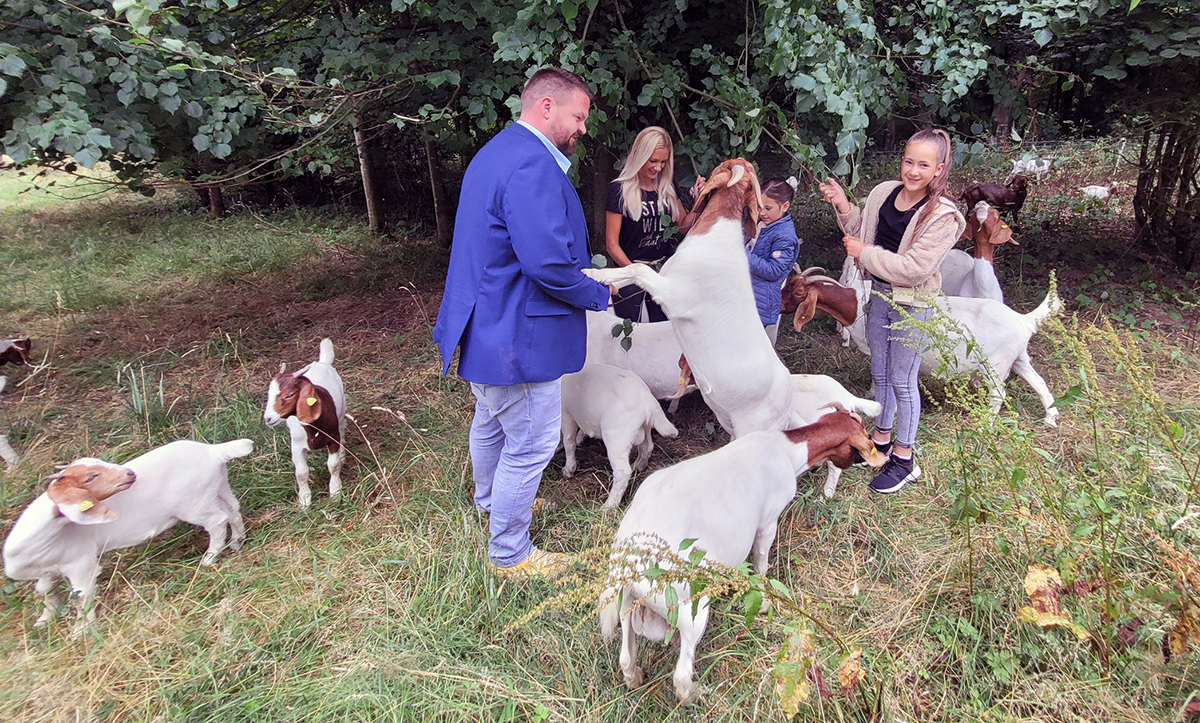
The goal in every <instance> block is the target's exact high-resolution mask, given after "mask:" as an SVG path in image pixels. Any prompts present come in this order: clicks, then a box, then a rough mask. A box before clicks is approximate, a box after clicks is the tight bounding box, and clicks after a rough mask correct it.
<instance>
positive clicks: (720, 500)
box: [600, 431, 810, 702]
mask: <svg viewBox="0 0 1200 723" xmlns="http://www.w3.org/2000/svg"><path fill="white" fill-rule="evenodd" d="M809 467H810V464H809V461H808V444H807V443H804V442H802V443H798V444H797V443H793V442H791V441H790V440H789V439H788V438H787V436H786V435H785V434H784V433H783V432H778V431H770V432H754V433H751V434H746V435H745V436H742V437H739V438H738V439H736V440H734V441H732V442H730V443H729V444H727V445H725V446H724V447H722V448H720V449H718V450H716V451H715V452H709V453H708V454H705V455H702V456H700V457H693V458H692V459H688V460H684V461H683V462H680V463H679V464H676V465H674V466H672V467H668V468H666V469H660V470H658V471H657V472H655V473H653V474H651V475H650V476H649V477H647V478H646V480H645V481H644V482H642V484H641V486H640V487H639V488H638V490H637V492H636V493H635V494H634V497H633V501H632V502H630V503H629V509H628V510H626V512H625V516H624V518H623V519H622V520H621V525H620V527H619V528H618V529H617V535H616V541H617V544H618V545H620V544H634V545H637V544H638V541H639V539H641V540H645V539H646V538H649V537H654V538H658V539H659V540H660V541H661V542H663V543H665V544H666V546H667V548H668V549H671V550H678V549H679V545H680V544H681V543H682V542H683V541H684V540H685V539H694V540H696V542H695V543H694V544H693V547H692V549H694V550H705V551H707V555H706V557H705V560H706V561H712V562H718V563H721V564H724V565H729V566H735V565H740V564H741V563H742V562H743V561H745V559H746V556H747V555H749V554H751V552H753V561H754V571H755V572H756V573H758V574H762V573H765V572H766V570H767V556H768V553H769V552H770V549H771V544H772V543H773V542H774V541H775V532H776V526H777V524H778V519H779V514H780V512H782V511H783V508H784V507H786V506H787V504H788V503H789V502H791V500H792V498H793V497H794V496H795V495H796V478H797V477H798V476H799V475H801V474H803V473H804V472H806V471H807V470H808V469H809ZM689 552H690V551H688V552H684V553H683V554H685V555H686V554H688V553H689ZM615 554H620V553H619V552H618V553H615ZM615 563H616V565H615V566H616V567H617V568H620V567H621V566H622V561H620V560H616V561H615ZM660 564H661V563H660ZM664 566H665V565H664ZM641 569H644V566H641ZM654 587H655V585H654V583H653V582H651V581H650V580H646V579H644V578H642V579H636V580H633V581H630V582H626V583H625V584H623V585H620V586H619V587H618V586H612V587H609V588H608V589H606V590H605V591H604V592H603V593H602V594H601V596H600V608H601V610H600V628H601V633H602V634H603V637H604V640H605V641H607V642H611V641H612V639H613V636H614V633H615V632H616V629H617V626H618V625H620V628H621V656H620V660H621V672H622V674H623V676H624V678H625V683H626V685H627V686H629V688H630V689H633V688H636V687H637V686H639V685H641V684H642V680H643V673H642V669H641V668H640V667H639V666H638V664H637V638H638V636H641V637H643V638H646V639H648V640H653V641H656V642H662V641H663V640H664V638H665V635H666V631H667V629H668V625H667V616H668V613H669V609H668V605H667V601H666V597H665V596H664V594H663V592H662V591H661V590H660V591H658V592H652V591H653V590H654ZM674 587H675V591H676V596H677V599H678V613H679V615H678V623H677V632H678V634H679V660H678V662H677V663H676V665H675V673H674V683H675V693H676V695H677V696H679V698H680V700H683V701H687V702H691V701H694V700H696V699H697V698H698V697H699V693H700V691H699V686H698V685H697V683H696V682H695V681H694V680H693V662H694V660H695V655H696V645H697V644H698V643H699V642H700V638H701V636H703V635H704V628H705V626H706V625H707V623H708V597H701V598H700V599H699V601H698V602H697V603H696V606H695V615H694V616H693V614H692V610H693V607H692V605H693V601H692V600H691V595H690V591H689V588H688V585H687V584H686V583H676V584H675V585H674Z"/></svg>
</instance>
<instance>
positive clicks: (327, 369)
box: [263, 339, 346, 507]
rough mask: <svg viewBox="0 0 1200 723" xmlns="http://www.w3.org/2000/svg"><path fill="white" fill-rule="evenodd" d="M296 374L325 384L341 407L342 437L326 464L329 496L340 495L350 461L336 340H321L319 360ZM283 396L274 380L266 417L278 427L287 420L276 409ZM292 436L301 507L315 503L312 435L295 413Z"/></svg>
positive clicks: (289, 421)
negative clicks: (311, 482)
mask: <svg viewBox="0 0 1200 723" xmlns="http://www.w3.org/2000/svg"><path fill="white" fill-rule="evenodd" d="M284 369H285V367H284V365H282V364H281V365H280V366H279V373H280V374H282V373H283V372H284ZM294 376H297V377H304V378H305V379H308V381H310V382H312V384H313V386H317V387H321V388H322V389H324V390H325V391H326V392H328V393H329V396H330V397H331V398H332V399H333V406H334V408H335V409H336V410H337V419H338V436H339V438H340V440H339V444H338V451H336V452H333V451H330V453H329V458H328V459H327V460H326V461H325V466H326V467H327V468H328V470H329V497H330V498H331V499H333V498H336V497H337V496H338V495H339V494H340V493H341V491H342V464H343V463H344V462H345V461H346V392H345V390H344V389H343V387H342V377H341V376H340V375H339V374H338V373H337V370H336V369H334V368H333V342H332V341H331V340H329V339H322V340H321V351H320V354H318V355H317V360H316V361H315V362H312V363H311V364H309V365H308V366H306V367H304V368H303V369H301V370H300V371H298V372H296V373H295V374H294ZM278 396H279V382H277V381H276V380H274V379H272V380H271V386H270V387H269V388H268V390H267V407H266V410H265V411H264V412H263V420H264V421H265V422H266V423H267V426H269V427H274V426H277V425H278V424H279V423H280V422H283V421H284V420H283V419H282V418H281V417H280V416H279V415H278V414H277V413H276V412H275V399H276V397H278ZM287 428H288V436H289V437H290V438H291V448H292V464H293V465H294V466H295V468H296V487H297V488H298V489H299V493H300V494H299V502H300V506H301V507H308V506H309V505H310V504H312V489H311V488H310V487H309V484H308V482H309V478H310V472H309V467H308V452H310V451H311V450H310V449H309V447H308V434H307V432H305V430H304V424H303V423H302V422H301V421H300V420H299V419H296V417H295V415H292V416H290V417H288V418H287Z"/></svg>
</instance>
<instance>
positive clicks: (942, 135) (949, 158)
mask: <svg viewBox="0 0 1200 723" xmlns="http://www.w3.org/2000/svg"><path fill="white" fill-rule="evenodd" d="M908 142H909V143H917V142H921V143H932V144H933V145H934V146H935V147H936V148H937V149H938V163H941V164H943V165H942V172H941V173H939V174H938V175H937V177H936V178H934V179H933V180H932V181H930V182H929V186H928V187H927V188H926V189H925V193H926V196H927V197H928V198H929V201H928V202H926V203H925V205H924V206H923V207H922V208H921V211H920V212H919V213H918V214H917V226H916V228H918V229H919V228H921V226H922V225H924V224H925V222H926V221H928V220H929V217H930V216H932V215H933V210H934V208H936V207H937V205H938V199H940V198H947V199H949V200H950V202H951V203H953V202H954V199H953V198H952V197H951V196H950V193H949V192H948V191H947V189H948V188H949V186H950V169H951V168H953V167H954V146H953V144H952V143H951V142H950V134H949V133H947V132H946V131H944V130H942V129H941V128H926V129H924V130H920V131H917V132H916V133H914V134H913V135H912V137H911V138H909V139H908Z"/></svg>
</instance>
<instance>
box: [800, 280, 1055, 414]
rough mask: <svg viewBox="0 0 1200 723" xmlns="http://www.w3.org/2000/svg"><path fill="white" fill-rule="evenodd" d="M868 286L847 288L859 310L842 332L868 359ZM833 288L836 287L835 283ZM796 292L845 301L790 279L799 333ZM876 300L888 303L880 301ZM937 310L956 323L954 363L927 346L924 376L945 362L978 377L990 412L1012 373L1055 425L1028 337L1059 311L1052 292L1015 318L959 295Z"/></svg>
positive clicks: (996, 305)
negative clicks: (1027, 389) (1036, 305)
mask: <svg viewBox="0 0 1200 723" xmlns="http://www.w3.org/2000/svg"><path fill="white" fill-rule="evenodd" d="M846 268H847V269H848V270H849V269H852V268H857V267H856V264H855V262H854V259H851V258H847V259H846ZM851 276H852V275H851ZM870 283H871V282H870V281H867V280H862V279H859V280H858V281H857V282H855V285H854V286H852V287H846V288H849V289H850V290H851V291H853V292H854V296H855V298H856V300H857V301H858V304H859V308H858V314H857V318H856V319H855V320H854V322H853V323H852V324H850V325H849V326H846V327H845V331H846V333H847V334H848V335H849V338H850V340H851V341H853V342H854V345H855V346H856V347H858V349H859V351H861V352H862V353H863V354H866V355H867V356H871V349H870V346H869V345H868V344H867V333H866V323H865V321H866V319H865V315H864V314H863V313H862V312H863V311H864V310H865V304H866V303H867V300H868V299H870ZM833 286H840V284H837V283H836V282H834V283H833ZM798 290H803V292H804V293H805V294H812V293H817V294H819V295H824V294H827V293H830V292H832V291H836V293H837V295H838V298H839V299H845V298H847V297H845V291H843V290H840V289H831V287H830V285H829V284H822V285H819V286H814V285H812V284H809V285H804V284H803V283H801V282H795V281H792V280H790V279H789V281H788V283H787V284H785V286H784V288H783V308H784V309H788V308H793V309H796V311H795V312H794V316H793V319H792V324H793V326H794V327H795V328H796V330H797V331H799V330H800V328H801V327H802V326H804V324H805V323H807V321H808V319H807V318H804V315H803V314H802V313H801V311H803V309H802V308H801V307H800V301H801V300H808V299H807V297H806V296H802V295H801V294H800V292H799V291H798ZM789 297H791V298H789ZM877 301H878V303H886V302H885V301H883V300H882V299H878V298H877ZM808 303H809V304H812V305H813V306H814V308H817V309H820V308H821V307H822V306H824V304H822V303H820V302H812V301H811V300H808ZM873 303H874V302H873ZM935 306H936V308H937V309H938V310H940V311H941V312H942V313H944V314H946V315H948V316H949V317H950V320H951V321H953V322H954V328H955V331H954V334H955V336H954V337H953V338H952V339H950V341H952V342H953V348H954V359H949V360H943V359H941V358H940V356H939V353H938V349H937V348H934V347H930V348H928V349H925V350H924V351H922V353H921V369H922V370H923V371H929V372H931V371H933V370H935V369H938V368H940V367H942V366H943V362H949V371H950V372H951V373H962V374H972V375H976V376H978V377H979V378H980V379H981V380H982V381H983V383H984V384H986V385H987V388H988V394H989V396H990V399H991V403H992V411H993V412H999V411H1000V407H1001V405H1002V404H1003V403H1004V397H1005V389H1004V382H1005V380H1006V379H1008V375H1009V374H1010V373H1011V372H1016V373H1017V375H1018V376H1020V377H1021V378H1022V379H1024V380H1025V381H1026V382H1027V383H1028V384H1029V386H1030V387H1031V388H1032V389H1033V391H1034V393H1035V394H1037V396H1038V398H1039V399H1040V400H1041V402H1042V405H1043V406H1044V407H1045V410H1046V416H1045V418H1044V422H1045V424H1046V426H1049V427H1054V426H1057V424H1058V423H1057V421H1056V420H1057V418H1058V409H1056V408H1055V407H1054V406H1053V404H1054V395H1053V394H1051V393H1050V388H1049V387H1048V386H1047V385H1046V380H1045V379H1042V376H1041V375H1040V374H1038V373H1037V370H1036V369H1034V368H1033V362H1032V361H1031V360H1030V358H1029V340H1030V338H1031V337H1032V336H1033V335H1034V334H1035V333H1037V330H1038V327H1039V326H1041V324H1042V322H1043V321H1045V320H1046V319H1047V318H1049V317H1050V316H1053V315H1054V314H1056V313H1058V312H1059V311H1060V310H1061V309H1062V300H1060V299H1059V298H1058V295H1057V294H1056V293H1047V294H1046V297H1045V298H1044V299H1043V300H1042V303H1041V304H1039V305H1038V307H1037V308H1036V309H1034V310H1033V311H1031V312H1029V313H1027V314H1019V313H1017V312H1016V311H1013V310H1012V309H1011V308H1009V307H1008V306H1006V305H1005V304H1003V303H1001V302H999V301H996V300H994V299H971V298H967V297H963V296H941V297H938V299H937V301H936V302H935ZM839 323H841V321H840V320H839Z"/></svg>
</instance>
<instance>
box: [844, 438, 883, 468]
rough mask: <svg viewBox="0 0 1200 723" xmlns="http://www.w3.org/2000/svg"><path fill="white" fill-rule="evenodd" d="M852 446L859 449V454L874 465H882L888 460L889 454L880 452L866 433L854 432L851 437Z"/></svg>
mask: <svg viewBox="0 0 1200 723" xmlns="http://www.w3.org/2000/svg"><path fill="white" fill-rule="evenodd" d="M850 446H851V447H854V448H855V449H857V450H858V453H859V455H861V456H862V458H863V459H864V460H866V462H867V464H869V465H871V466H872V467H882V466H883V465H884V463H885V462H887V455H886V454H884V453H883V452H880V451H879V449H878V448H877V447H876V446H875V443H874V442H872V441H871V440H870V439H869V438H868V437H867V436H866V434H865V433H859V434H854V435H852V436H851V437H850Z"/></svg>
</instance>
